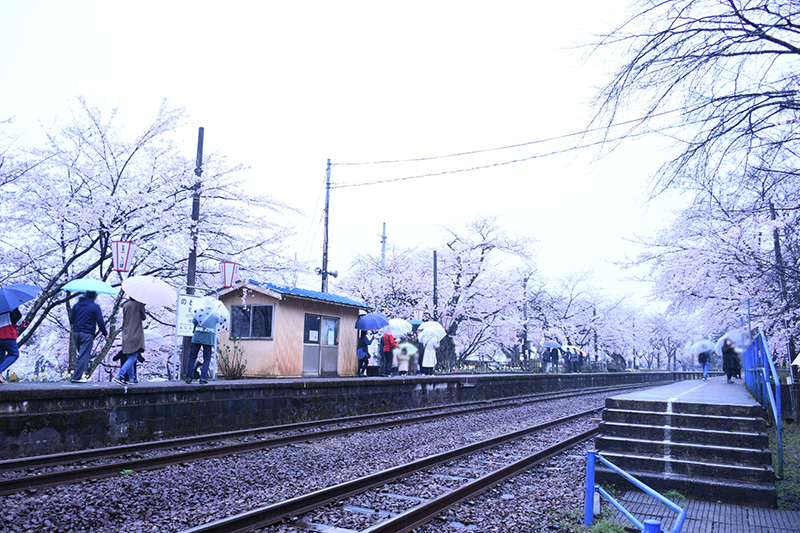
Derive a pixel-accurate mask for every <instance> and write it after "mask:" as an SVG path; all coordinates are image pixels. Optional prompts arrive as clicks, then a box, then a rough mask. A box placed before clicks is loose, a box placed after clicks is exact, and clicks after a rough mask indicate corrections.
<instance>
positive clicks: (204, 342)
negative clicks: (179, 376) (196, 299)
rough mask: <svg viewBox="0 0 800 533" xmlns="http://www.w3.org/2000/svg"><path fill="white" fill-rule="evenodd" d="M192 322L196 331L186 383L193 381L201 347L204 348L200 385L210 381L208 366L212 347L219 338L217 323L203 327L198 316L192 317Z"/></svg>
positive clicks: (190, 350) (190, 352)
mask: <svg viewBox="0 0 800 533" xmlns="http://www.w3.org/2000/svg"><path fill="white" fill-rule="evenodd" d="M192 323H194V332H193V333H192V346H191V348H190V349H189V362H188V364H187V365H186V372H187V376H186V383H187V384H189V383H191V382H192V377H193V376H192V374H193V373H194V365H195V362H196V361H197V356H198V354H199V353H200V348H202V349H203V366H202V367H201V368H200V385H205V384H206V383H208V367H209V365H210V364H211V349H212V348H213V347H214V343H215V341H216V339H217V327H216V323H215V324H214V327H211V328H206V327H203V326H202V325H200V324H199V323H198V322H197V317H194V318H192Z"/></svg>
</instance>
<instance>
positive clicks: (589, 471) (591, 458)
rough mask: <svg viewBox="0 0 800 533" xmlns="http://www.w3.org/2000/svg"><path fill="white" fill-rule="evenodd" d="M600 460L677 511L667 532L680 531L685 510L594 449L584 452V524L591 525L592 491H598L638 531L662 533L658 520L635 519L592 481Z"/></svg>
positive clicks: (675, 532) (592, 513)
mask: <svg viewBox="0 0 800 533" xmlns="http://www.w3.org/2000/svg"><path fill="white" fill-rule="evenodd" d="M597 461H600V462H601V463H603V464H604V465H606V466H607V467H608V468H610V469H611V470H613V471H614V472H616V473H617V474H619V475H620V476H622V477H623V478H625V479H626V480H627V481H629V482H630V483H632V484H633V485H634V486H636V487H638V488H640V489H641V490H643V491H644V492H645V493H646V494H648V495H649V496H651V497H653V498H655V499H656V500H658V501H660V502H661V503H663V504H664V505H666V506H667V507H669V508H670V509H672V510H673V511H675V512H676V513H678V518H677V519H676V520H675V523H674V524H673V525H672V529H670V530H669V533H680V531H681V528H682V527H683V522H684V521H685V520H686V511H685V510H684V509H683V508H682V507H681V506H679V505H677V504H676V503H675V502H673V501H671V500H669V499H667V498H665V497H664V496H662V495H661V494H659V493H658V492H656V491H655V490H653V489H652V488H650V487H649V486H647V485H645V484H644V483H642V482H641V481H639V480H638V479H636V478H635V477H633V476H632V475H630V474H629V473H627V472H626V471H624V470H623V469H621V468H620V467H618V466H617V465H615V464H614V463H612V462H611V461H609V460H608V459H606V458H605V457H603V456H602V455H600V452H596V451H589V452H586V493H585V494H586V497H585V500H584V506H583V523H584V525H586V526H590V525H592V521H593V520H594V493H595V492H597V493H599V494H600V495H601V496H602V497H604V498H605V499H606V500H608V501H609V502H611V505H613V506H614V507H616V508H617V510H618V511H619V512H620V513H622V514H623V515H624V516H625V518H627V519H628V520H630V521H631V523H633V525H635V526H636V527H637V528H639V530H640V531H642V532H643V533H664V531H663V530H662V529H661V522H660V521H658V520H645V521H644V522H642V521H640V520H639V519H637V518H636V517H635V516H633V514H631V512H630V511H628V510H627V509H625V506H623V505H622V503H620V502H619V501H618V500H617V499H616V498H614V497H613V496H612V495H611V494H609V493H608V492H607V491H606V490H605V489H604V488H603V487H601V486H600V485H597V484H595V482H594V467H595V463H596V462H597Z"/></svg>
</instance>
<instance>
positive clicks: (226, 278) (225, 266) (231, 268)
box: [219, 261, 242, 289]
mask: <svg viewBox="0 0 800 533" xmlns="http://www.w3.org/2000/svg"><path fill="white" fill-rule="evenodd" d="M240 266H242V265H240V264H239V263H234V262H233V261H222V262H221V263H220V264H219V269H220V272H221V273H222V285H223V286H224V287H225V288H226V289H227V288H229V287H233V282H234V281H235V280H236V273H237V272H239V267H240Z"/></svg>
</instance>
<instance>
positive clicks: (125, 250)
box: [108, 241, 136, 272]
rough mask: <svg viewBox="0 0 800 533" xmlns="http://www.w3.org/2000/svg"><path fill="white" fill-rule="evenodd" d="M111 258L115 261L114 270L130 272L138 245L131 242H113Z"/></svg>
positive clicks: (110, 243)
mask: <svg viewBox="0 0 800 533" xmlns="http://www.w3.org/2000/svg"><path fill="white" fill-rule="evenodd" d="M108 244H109V245H110V246H111V258H112V260H113V261H114V270H116V271H117V272H128V271H130V269H131V265H132V264H133V256H134V254H135V253H136V245H135V244H134V243H132V242H130V241H111V242H109V243H108Z"/></svg>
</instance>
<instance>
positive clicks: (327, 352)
mask: <svg viewBox="0 0 800 533" xmlns="http://www.w3.org/2000/svg"><path fill="white" fill-rule="evenodd" d="M319 355H320V374H321V375H323V376H338V375H339V319H338V318H329V317H325V316H324V317H322V338H321V339H320V354H319Z"/></svg>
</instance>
